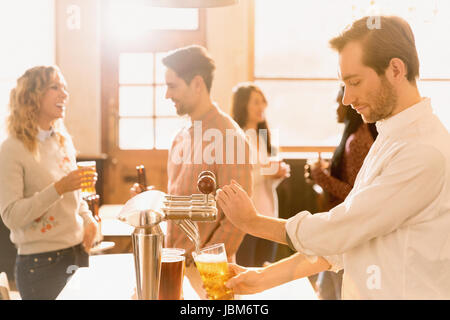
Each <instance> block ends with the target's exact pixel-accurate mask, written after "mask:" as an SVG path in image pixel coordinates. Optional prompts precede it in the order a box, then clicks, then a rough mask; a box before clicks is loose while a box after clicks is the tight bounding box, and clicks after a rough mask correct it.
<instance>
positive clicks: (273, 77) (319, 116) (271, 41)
mask: <svg viewBox="0 0 450 320" xmlns="http://www.w3.org/2000/svg"><path fill="white" fill-rule="evenodd" d="M376 14H395V15H399V16H402V17H403V18H405V19H406V20H407V21H408V22H409V23H410V24H411V26H412V28H413V31H414V34H415V37H416V46H417V49H418V53H419V59H420V62H421V79H420V81H419V82H418V86H419V89H420V90H421V93H422V95H423V96H431V97H432V101H433V107H434V109H435V111H436V113H437V114H438V115H439V116H440V118H441V120H442V121H443V122H444V124H445V125H446V126H447V128H450V111H449V110H448V107H447V101H446V100H447V99H445V96H446V95H447V92H448V90H449V89H450V59H448V57H449V56H450V43H449V42H448V41H444V39H443V38H442V37H443V36H444V35H445V32H444V33H443V30H450V20H449V19H448V17H449V16H450V2H449V1H445V0H435V1H414V0H401V1H387V0H382V1H381V0H378V1H377V0H371V1H368V0H367V1H365V0H358V1H357V0H342V1H334V0H320V1H290V0H278V1H271V0H258V1H255V13H254V70H253V76H254V81H255V82H256V83H257V85H259V86H260V87H261V89H262V90H263V91H264V92H265V94H266V96H267V100H268V103H269V106H268V108H267V111H266V112H267V117H268V121H269V125H270V127H271V129H272V131H274V130H278V133H279V144H280V145H281V146H308V145H309V146H313V145H314V146H324V145H328V146H332V145H337V144H338V143H339V140H340V137H341V133H342V129H343V127H342V125H341V124H337V123H336V96H337V93H338V89H339V81H338V60H337V58H338V57H337V54H336V53H335V52H334V51H333V50H331V49H330V48H329V46H328V41H329V40H330V39H331V38H333V37H334V36H336V35H338V34H339V33H340V32H341V31H342V30H343V29H344V28H345V27H346V26H347V25H349V24H351V22H352V21H354V20H356V19H358V18H360V17H362V16H365V15H376Z"/></svg>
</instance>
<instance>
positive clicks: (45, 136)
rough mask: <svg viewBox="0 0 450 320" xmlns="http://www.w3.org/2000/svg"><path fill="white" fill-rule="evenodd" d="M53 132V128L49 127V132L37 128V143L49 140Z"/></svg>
mask: <svg viewBox="0 0 450 320" xmlns="http://www.w3.org/2000/svg"><path fill="white" fill-rule="evenodd" d="M54 132H55V130H54V129H53V127H51V128H50V130H42V129H41V128H39V132H38V134H37V136H36V137H37V138H38V140H39V141H41V142H44V141H45V140H47V139H48V138H50V137H51V136H52V135H53V133H54Z"/></svg>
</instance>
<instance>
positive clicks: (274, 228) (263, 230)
mask: <svg viewBox="0 0 450 320" xmlns="http://www.w3.org/2000/svg"><path fill="white" fill-rule="evenodd" d="M286 221H287V220H285V219H278V218H272V217H266V216H263V215H261V214H258V215H257V217H256V218H255V219H254V220H253V221H252V223H249V224H248V225H246V226H245V232H247V233H250V234H251V235H253V236H255V237H259V238H264V239H267V240H271V241H275V242H278V243H281V244H287V242H286Z"/></svg>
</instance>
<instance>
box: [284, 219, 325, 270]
mask: <svg viewBox="0 0 450 320" xmlns="http://www.w3.org/2000/svg"><path fill="white" fill-rule="evenodd" d="M310 214H311V213H309V212H308V211H302V212H299V213H297V214H296V215H295V216H293V217H291V218H289V219H288V220H287V222H286V240H287V242H288V244H289V247H291V249H294V250H295V251H297V252H300V253H302V254H303V255H304V256H305V258H306V259H307V260H308V261H309V262H310V263H316V262H317V258H318V257H317V255H316V254H315V253H314V252H312V251H311V250H308V249H307V248H305V247H303V246H302V244H301V242H300V240H299V235H300V232H299V228H300V224H301V221H302V220H303V219H304V218H306V217H307V216H308V215H310Z"/></svg>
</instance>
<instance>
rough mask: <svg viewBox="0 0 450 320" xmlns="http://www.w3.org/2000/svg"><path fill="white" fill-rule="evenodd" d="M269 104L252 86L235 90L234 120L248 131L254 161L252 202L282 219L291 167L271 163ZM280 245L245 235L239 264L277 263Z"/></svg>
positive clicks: (248, 84) (266, 212) (280, 163)
mask: <svg viewBox="0 0 450 320" xmlns="http://www.w3.org/2000/svg"><path fill="white" fill-rule="evenodd" d="M266 108H267V101H266V98H265V97H264V94H263V92H262V91H261V89H259V88H258V87H257V86H255V85H254V84H251V83H241V84H238V85H237V86H236V87H235V88H234V89H233V105H232V109H231V114H232V117H233V119H234V120H235V121H236V122H237V123H238V124H239V126H240V127H241V128H242V129H243V130H244V131H245V133H246V135H247V137H248V139H249V144H250V149H251V152H252V156H253V158H252V160H253V162H252V163H253V164H254V166H253V195H252V200H253V203H254V204H255V207H256V208H257V209H258V212H260V213H261V214H264V215H267V216H270V217H278V198H277V193H276V187H277V186H278V185H279V184H280V182H281V181H282V180H283V179H285V178H287V177H289V172H290V167H289V165H287V164H286V163H285V162H283V161H271V157H272V156H274V155H275V152H274V148H273V147H272V144H271V136H270V131H269V129H268V126H267V121H266V118H265V109H266ZM276 250H277V243H275V242H272V241H269V240H266V239H261V238H257V237H254V236H252V235H249V234H247V235H245V237H244V240H243V241H242V244H241V246H240V247H239V250H238V251H237V254H236V261H237V263H238V264H240V265H243V266H247V267H260V266H262V265H263V264H264V263H266V262H274V261H275V259H276Z"/></svg>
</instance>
